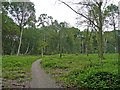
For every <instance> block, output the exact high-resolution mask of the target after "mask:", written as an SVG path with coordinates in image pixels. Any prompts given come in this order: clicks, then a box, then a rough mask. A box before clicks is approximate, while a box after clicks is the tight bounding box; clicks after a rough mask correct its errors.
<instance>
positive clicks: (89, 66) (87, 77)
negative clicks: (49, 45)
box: [40, 54, 120, 88]
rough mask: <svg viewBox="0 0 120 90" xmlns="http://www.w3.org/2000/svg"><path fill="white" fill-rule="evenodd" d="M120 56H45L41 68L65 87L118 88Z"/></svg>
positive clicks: (119, 84)
mask: <svg viewBox="0 0 120 90" xmlns="http://www.w3.org/2000/svg"><path fill="white" fill-rule="evenodd" d="M117 57H118V54H104V59H103V60H102V61H101V60H100V59H99V57H98V55H97V54H90V55H89V56H86V55H84V54H81V55H75V54H71V55H70V54H69V55H68V54H65V55H63V57H62V58H59V55H51V56H44V58H42V61H41V62H40V64H41V66H42V67H43V68H45V69H46V72H47V73H51V75H52V77H55V78H56V81H57V82H58V83H59V85H60V86H63V87H82V88H118V87H120V83H119V80H118V64H117V61H118V59H117Z"/></svg>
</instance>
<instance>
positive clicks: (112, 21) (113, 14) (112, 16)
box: [105, 4, 118, 52]
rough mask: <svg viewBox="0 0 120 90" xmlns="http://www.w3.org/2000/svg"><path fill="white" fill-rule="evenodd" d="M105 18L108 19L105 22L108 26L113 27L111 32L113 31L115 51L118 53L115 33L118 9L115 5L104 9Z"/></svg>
mask: <svg viewBox="0 0 120 90" xmlns="http://www.w3.org/2000/svg"><path fill="white" fill-rule="evenodd" d="M105 12H106V16H107V17H108V20H106V21H107V22H108V23H109V25H111V26H113V30H114V37H115V49H116V51H117V52H118V44H117V35H116V33H117V31H116V27H117V23H118V7H117V6H116V5H113V4H111V5H109V6H107V8H106V11H105Z"/></svg>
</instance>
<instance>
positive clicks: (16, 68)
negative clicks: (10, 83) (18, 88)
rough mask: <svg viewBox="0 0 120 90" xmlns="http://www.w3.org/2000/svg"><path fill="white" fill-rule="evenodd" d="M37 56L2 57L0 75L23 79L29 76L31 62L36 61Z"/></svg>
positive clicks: (5, 77)
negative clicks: (0, 73)
mask: <svg viewBox="0 0 120 90" xmlns="http://www.w3.org/2000/svg"><path fill="white" fill-rule="evenodd" d="M38 58H40V57H39V56H8V55H5V56H3V57H2V77H3V78H4V79H11V80H15V79H19V80H20V82H21V81H23V79H26V78H27V79H29V78H31V75H30V72H31V67H32V63H33V62H34V61H36V60H37V59H38Z"/></svg>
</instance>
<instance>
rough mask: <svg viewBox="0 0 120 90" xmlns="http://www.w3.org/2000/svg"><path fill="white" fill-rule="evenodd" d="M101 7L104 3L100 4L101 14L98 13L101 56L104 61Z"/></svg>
mask: <svg viewBox="0 0 120 90" xmlns="http://www.w3.org/2000/svg"><path fill="white" fill-rule="evenodd" d="M101 6H102V2H100V4H99V8H98V10H99V13H98V16H99V28H98V29H99V44H98V45H99V56H100V58H101V59H103V46H102V45H103V40H102V15H101V14H102V12H101Z"/></svg>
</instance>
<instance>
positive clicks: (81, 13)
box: [59, 0, 99, 28]
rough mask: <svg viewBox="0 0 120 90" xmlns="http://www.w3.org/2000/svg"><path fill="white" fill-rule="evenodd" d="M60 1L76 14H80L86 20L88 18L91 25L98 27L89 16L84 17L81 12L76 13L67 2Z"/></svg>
mask: <svg viewBox="0 0 120 90" xmlns="http://www.w3.org/2000/svg"><path fill="white" fill-rule="evenodd" d="M59 1H60V2H61V3H63V4H65V5H66V6H67V7H69V8H70V9H71V10H72V11H74V12H75V13H76V14H79V15H81V16H82V17H84V18H86V19H87V20H89V21H90V22H91V23H92V24H93V25H95V26H96V27H97V28H99V26H97V25H96V24H95V23H94V21H92V20H91V19H90V18H88V17H86V16H85V15H83V14H82V13H78V12H77V11H76V10H74V9H73V8H72V7H71V6H70V5H68V4H67V3H65V2H63V1H61V0H59Z"/></svg>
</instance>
